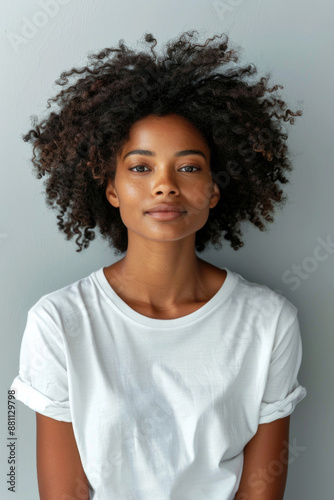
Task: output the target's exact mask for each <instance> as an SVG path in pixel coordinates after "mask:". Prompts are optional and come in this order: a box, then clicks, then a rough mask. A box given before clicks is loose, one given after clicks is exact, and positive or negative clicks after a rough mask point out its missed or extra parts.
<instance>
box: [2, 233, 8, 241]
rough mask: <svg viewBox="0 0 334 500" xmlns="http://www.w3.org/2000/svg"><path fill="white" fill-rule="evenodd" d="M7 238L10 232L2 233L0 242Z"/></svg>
mask: <svg viewBox="0 0 334 500" xmlns="http://www.w3.org/2000/svg"><path fill="white" fill-rule="evenodd" d="M6 238H8V234H7V233H0V243H1V242H2V241H3V240H5V239H6Z"/></svg>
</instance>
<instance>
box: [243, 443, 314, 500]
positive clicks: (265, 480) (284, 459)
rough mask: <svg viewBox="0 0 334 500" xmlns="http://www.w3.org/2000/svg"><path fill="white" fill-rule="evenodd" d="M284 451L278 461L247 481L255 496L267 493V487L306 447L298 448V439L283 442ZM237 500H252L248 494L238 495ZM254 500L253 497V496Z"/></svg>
mask: <svg viewBox="0 0 334 500" xmlns="http://www.w3.org/2000/svg"><path fill="white" fill-rule="evenodd" d="M282 444H283V445H284V449H283V450H282V451H281V452H280V454H279V458H278V459H277V460H272V461H271V462H270V463H269V464H268V467H267V468H266V469H258V471H257V472H254V473H253V474H251V475H250V476H249V478H248V480H247V482H248V484H249V486H251V487H252V488H254V492H253V493H254V494H255V495H260V494H261V493H263V492H264V491H265V489H266V488H267V485H268V484H269V483H272V482H273V481H275V478H276V477H277V476H280V475H281V474H282V473H283V472H284V471H285V466H286V465H290V464H291V463H293V462H294V461H295V460H296V459H297V458H298V457H299V456H300V454H301V452H303V451H305V450H306V446H298V445H297V443H296V439H295V438H294V439H293V442H292V444H291V443H289V442H288V441H285V440H284V441H283V443H282ZM235 498H236V500H250V496H249V495H248V494H247V493H239V494H237V495H236V497H235ZM252 498H253V496H252Z"/></svg>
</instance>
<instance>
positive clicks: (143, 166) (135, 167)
mask: <svg viewBox="0 0 334 500" xmlns="http://www.w3.org/2000/svg"><path fill="white" fill-rule="evenodd" d="M137 168H148V167H146V165H135V166H134V167H131V168H129V170H133V172H143V170H135V169H137ZM183 168H193V169H194V168H195V169H196V170H201V169H200V168H199V167H195V165H185V166H184V167H181V168H180V170H182V169H183ZM187 172H189V173H191V172H194V170H191V171H190V170H187Z"/></svg>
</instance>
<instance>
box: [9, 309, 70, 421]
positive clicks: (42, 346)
mask: <svg viewBox="0 0 334 500" xmlns="http://www.w3.org/2000/svg"><path fill="white" fill-rule="evenodd" d="M11 389H12V390H15V399H17V400H19V401H22V403H24V404H25V405H27V406H29V408H31V409H32V410H35V411H36V412H38V413H41V414H43V415H46V416H48V417H51V418H54V419H56V420H62V421H65V422H71V412H70V405H69V396H68V378H67V369H66V356H65V352H64V342H63V339H62V337H61V335H60V332H59V331H58V329H57V328H56V326H55V324H54V322H53V320H52V317H51V316H50V314H49V313H48V312H47V311H46V310H45V309H44V308H43V307H41V306H39V307H36V305H35V306H34V307H33V308H31V309H30V310H29V312H28V318H27V323H26V327H25V330H24V333H23V338H22V343H21V350H20V366H19V375H18V376H17V377H16V378H15V379H14V381H13V383H12V385H11Z"/></svg>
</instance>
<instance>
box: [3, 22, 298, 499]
mask: <svg viewBox="0 0 334 500" xmlns="http://www.w3.org/2000/svg"><path fill="white" fill-rule="evenodd" d="M195 33H196V32H195V31H193V32H187V33H184V34H182V35H181V36H180V37H179V38H178V39H177V40H174V42H173V43H172V42H169V43H167V46H166V53H165V54H164V55H160V56H159V55H157V54H156V53H155V52H154V46H155V45H156V39H155V38H153V36H152V35H151V34H146V36H145V40H146V42H147V43H148V44H153V45H152V47H151V53H147V52H135V51H133V50H130V49H129V48H128V47H126V46H125V45H124V44H123V43H122V41H120V42H119V45H118V47H117V48H110V49H105V50H103V51H102V52H100V53H98V54H96V55H90V56H89V58H90V60H91V64H90V65H88V66H87V67H86V68H82V69H72V70H71V71H70V72H68V73H63V74H62V75H61V80H62V81H61V80H58V81H57V83H59V84H60V85H65V84H66V83H67V82H68V78H67V77H69V76H72V77H75V75H77V80H76V82H73V83H72V84H71V85H70V86H68V88H66V89H63V90H62V91H61V92H60V93H59V94H58V95H57V97H55V98H54V99H51V100H53V101H54V102H57V103H58V104H59V106H60V110H58V111H57V112H56V111H53V112H51V113H50V115H49V116H48V118H47V119H44V120H43V121H42V122H41V123H39V124H37V125H36V123H35V124H34V126H35V128H34V129H32V130H30V131H29V132H28V133H27V134H26V135H25V136H24V140H25V141H30V142H31V143H32V144H33V145H34V154H33V159H32V161H33V164H34V166H35V168H36V171H37V173H38V176H39V177H40V178H42V177H43V176H45V175H46V176H47V177H46V179H47V180H46V196H47V202H48V204H49V205H51V206H53V207H55V208H57V209H58V212H59V215H58V226H59V228H60V229H61V230H62V231H63V232H64V233H65V235H66V237H67V239H71V238H73V237H75V241H76V244H77V246H78V249H77V251H81V250H82V249H83V248H87V247H88V245H89V242H90V241H91V240H93V239H94V236H95V233H94V228H95V227H97V228H98V229H99V231H100V233H101V234H102V236H103V237H105V238H107V239H108V240H109V242H110V246H111V247H112V248H113V249H115V251H116V253H118V254H122V253H123V254H125V255H124V256H123V257H122V258H121V259H120V260H118V261H117V262H115V263H114V264H112V265H109V266H106V267H103V268H101V269H99V270H97V271H95V272H93V273H92V274H90V275H89V276H87V277H85V278H83V279H80V280H79V281H77V282H75V283H73V284H70V285H68V286H66V287H64V288H62V289H60V290H57V291H54V292H52V293H49V294H47V295H45V296H43V297H42V298H41V299H40V300H39V301H38V302H37V303H36V304H35V305H34V306H33V307H32V308H31V309H30V310H29V313H28V320H27V325H26V329H25V332H24V335H23V339H22V346H21V356H20V372H19V375H18V376H17V377H16V378H15V380H14V382H13V384H12V389H15V393H16V398H17V399H19V400H21V401H22V402H23V403H25V404H27V405H28V406H29V407H30V408H32V409H33V410H35V411H36V416H37V471H38V484H39V491H40V498H41V499H42V500H56V499H57V500H59V499H62V500H66V499H85V498H91V499H94V500H107V499H108V500H109V499H114V498H115V499H119V500H130V499H131V500H132V499H133V500H134V499H136V500H139V499H140V500H158V499H159V500H167V499H168V500H216V499H219V500H232V499H237V500H246V499H247V500H255V499H256V500H264V499H266V500H268V499H270V500H281V499H282V498H283V494H284V489H285V482H286V476H287V467H288V463H289V450H288V439H289V418H290V414H291V413H292V412H293V410H294V408H295V406H296V404H297V403H298V402H299V401H301V400H302V399H303V398H304V397H305V395H306V390H305V388H304V387H302V386H301V385H300V384H299V383H298V380H297V375H298V371H299V368H300V364H301V356H302V347H301V336H300V331H299V323H298V318H297V309H296V307H295V306H294V305H293V304H291V303H290V302H289V301H288V300H287V299H286V298H285V297H283V296H281V295H279V294H278V293H276V292H274V291H272V290H270V289H269V288H268V287H266V286H264V285H260V284H257V283H252V282H249V281H247V280H246V279H244V278H243V277H242V276H240V275H239V274H238V273H236V272H234V271H232V270H229V269H227V268H226V267H222V268H218V267H216V266H214V265H211V264H209V263H208V262H206V261H204V260H203V259H200V258H199V257H198V255H197V254H196V252H198V253H200V252H202V251H203V250H204V249H205V248H207V246H208V245H209V244H210V243H211V244H213V245H214V246H215V248H217V247H218V248H220V247H221V243H220V241H219V240H220V237H221V235H222V233H223V232H224V233H225V234H224V237H225V239H226V240H229V241H230V243H231V246H232V248H234V249H235V250H237V249H238V248H240V247H241V246H242V245H243V242H242V240H241V236H242V233H241V231H240V223H241V222H242V221H247V220H248V221H250V222H251V223H253V224H254V225H256V226H257V227H258V228H259V229H260V230H264V229H265V226H264V223H263V219H265V220H266V221H269V222H271V221H273V219H272V213H273V211H274V203H276V204H278V203H283V201H285V198H284V197H283V193H282V190H281V189H280V187H279V185H278V183H279V182H280V183H286V182H288V180H287V179H286V177H285V176H284V174H285V172H286V171H287V170H290V169H291V165H290V163H289V159H288V150H287V145H286V139H287V134H286V133H284V132H282V130H281V125H280V120H283V121H289V122H290V123H293V116H298V115H300V114H301V111H297V112H292V111H291V110H289V109H288V110H286V104H285V103H284V101H282V100H281V99H279V98H278V97H274V96H272V95H271V94H272V93H273V92H275V91H276V90H277V88H278V87H279V86H277V85H276V86H274V87H273V88H271V89H270V88H269V87H268V86H267V82H268V77H267V78H261V79H260V80H259V81H256V82H253V83H251V82H250V81H249V80H248V78H249V77H250V76H251V75H253V74H254V73H256V69H255V67H254V66H252V65H248V66H246V67H240V66H236V64H235V63H236V62H237V61H238V56H237V52H236V50H234V49H230V50H227V49H228V43H227V42H228V38H227V36H226V35H224V38H223V39H222V37H223V35H221V36H214V37H212V38H211V39H208V40H207V41H206V42H205V43H204V44H202V45H201V44H196V43H195V41H193V40H192V38H193V37H194V36H195Z"/></svg>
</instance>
